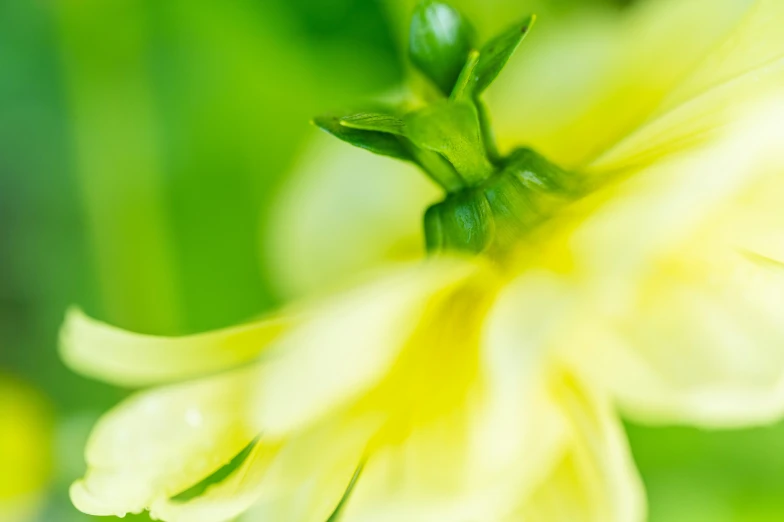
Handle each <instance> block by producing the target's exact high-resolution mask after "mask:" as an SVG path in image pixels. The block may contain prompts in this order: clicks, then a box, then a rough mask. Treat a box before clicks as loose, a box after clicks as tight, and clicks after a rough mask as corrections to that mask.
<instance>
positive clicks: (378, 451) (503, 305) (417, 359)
mask: <svg viewBox="0 0 784 522" xmlns="http://www.w3.org/2000/svg"><path fill="white" fill-rule="evenodd" d="M487 284H488V281H477V282H475V283H473V284H469V285H465V286H464V287H463V288H460V289H459V290H457V291H455V292H454V293H452V294H449V295H447V296H445V297H444V298H443V300H442V302H440V303H439V304H438V305H437V306H435V307H434V308H433V309H432V310H431V311H430V313H429V314H426V315H425V317H424V318H423V322H422V327H421V329H420V330H419V331H418V332H417V333H416V334H415V335H414V336H413V337H412V338H411V341H410V343H409V349H410V350H411V352H412V353H411V354H410V357H411V359H410V360H409V361H406V364H404V365H402V366H401V369H400V374H399V375H397V376H395V375H394V374H393V375H391V376H390V378H389V379H388V380H387V381H386V382H385V383H382V384H381V388H380V390H383V389H384V387H385V386H390V387H391V390H390V391H389V392H388V393H387V396H388V397H389V399H388V401H389V402H391V403H393V404H392V405H390V406H387V407H386V408H385V411H386V412H387V413H389V412H390V411H392V412H394V411H395V408H400V410H401V411H400V412H399V413H397V414H395V415H392V416H391V417H390V419H389V421H388V423H387V425H386V426H385V430H384V436H383V438H381V439H379V440H377V441H376V443H375V449H374V450H373V451H372V452H370V454H369V457H368V460H367V463H366V464H365V466H364V469H363V471H362V475H361V477H360V480H359V482H358V484H357V486H356V488H355V491H354V492H353V493H352V496H351V500H350V502H349V503H348V504H347V506H346V508H345V512H344V513H343V518H342V520H346V521H355V520H356V521H392V520H411V521H419V520H421V521H428V520H454V519H462V518H467V519H493V518H494V517H495V516H497V515H498V514H501V513H504V512H507V511H509V510H510V509H511V508H512V506H513V505H514V503H515V502H516V499H518V498H519V497H520V496H522V495H525V494H526V493H525V492H526V489H528V490H530V489H531V488H532V487H533V485H534V484H536V482H538V481H539V480H540V479H541V477H542V476H543V475H544V474H546V473H547V470H548V467H549V466H551V465H552V463H553V462H554V459H555V456H556V455H557V454H558V453H559V451H560V448H561V445H562V444H563V442H564V440H565V437H564V435H565V433H566V431H565V425H564V422H563V418H562V415H561V414H560V412H559V410H558V408H557V407H556V406H555V405H554V403H553V402H552V401H551V400H550V398H549V397H548V396H547V393H546V392H545V387H544V382H545V379H544V378H543V374H544V372H545V371H546V370H547V368H546V364H547V360H546V358H545V357H544V355H545V352H544V351H543V350H539V349H538V348H539V345H538V344H533V345H527V344H525V341H523V342H521V341H520V340H519V339H518V338H517V337H516V336H515V335H513V334H512V333H510V332H509V331H508V330H509V328H513V329H514V332H515V333H517V332H524V333H526V340H528V339H531V340H536V339H537V334H536V332H540V331H541V329H537V328H535V326H536V325H537V323H538V322H539V319H541V315H529V316H519V315H518V314H517V313H515V312H517V311H519V303H517V302H508V300H503V299H502V300H501V302H500V303H498V304H493V302H494V292H493V291H492V290H491V289H489V288H488V287H487ZM510 306H511V307H512V310H510V309H509V308H510ZM490 307H491V308H490ZM488 308H490V310H491V311H490V314H491V319H490V324H491V326H490V327H489V330H490V331H489V332H488V334H487V335H482V331H483V326H482V325H483V322H484V321H485V319H486V314H487V313H488ZM532 326H534V327H533V328H529V327H532ZM526 349H530V350H526ZM442 376H443V377H442ZM371 396H372V395H371Z"/></svg>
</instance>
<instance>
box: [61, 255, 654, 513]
mask: <svg viewBox="0 0 784 522" xmlns="http://www.w3.org/2000/svg"><path fill="white" fill-rule="evenodd" d="M493 277H495V275H494V271H493V270H491V269H489V268H488V267H487V266H483V265H482V264H481V263H475V262H471V261H467V260H460V259H447V258H444V259H438V260H432V261H430V262H428V263H425V264H415V265H412V266H406V267H401V268H398V269H396V270H394V271H392V272H390V273H389V274H385V275H383V276H378V277H376V278H374V279H373V280H372V282H370V283H366V284H364V285H360V286H358V287H356V288H354V289H351V290H347V291H345V292H343V293H340V294H338V295H336V296H333V297H330V298H328V299H327V300H326V301H323V302H320V303H317V304H312V305H310V306H307V307H305V308H304V309H298V310H291V311H289V312H288V313H285V314H282V315H281V316H276V317H273V318H268V319H266V320H262V321H260V322H257V323H254V324H251V325H248V326H244V327H237V328H233V329H229V330H225V331H220V332H214V333H210V334H204V335H198V336H194V337H186V338H179V339H178V338H173V339H165V338H158V337H150V336H143V335H138V334H131V333H128V332H124V331H122V330H119V329H116V328H113V327H110V326H108V325H105V324H102V323H98V322H96V321H94V320H92V319H89V318H87V317H86V316H84V315H83V314H81V312H78V311H72V312H71V313H70V314H69V317H68V320H67V321H66V325H65V327H64V329H63V338H62V347H63V354H64V357H65V359H66V361H67V362H68V363H69V364H70V366H71V367H73V368H75V369H77V370H79V371H82V372H83V373H86V374H88V375H95V376H102V377H103V378H104V379H105V380H107V381H109V382H113V383H116V384H122V385H152V384H164V383H170V382H172V381H180V382H176V383H174V384H165V385H163V386H159V387H155V388H153V389H152V390H150V391H145V392H141V393H140V394H138V395H136V396H134V397H132V398H130V399H129V400H128V401H126V402H125V403H123V404H121V405H120V406H119V407H117V408H116V409H115V410H113V411H112V412H110V413H109V414H108V415H106V416H105V417H104V418H103V419H102V420H101V421H100V422H99V424H98V425H97V426H96V428H95V430H94V432H93V434H92V436H91V439H90V441H89V443H88V446H87V453H86V454H87V462H88V466H89V469H88V472H87V475H86V476H85V478H84V479H83V480H82V481H79V482H77V483H76V484H74V486H73V487H72V490H71V496H72V499H73V501H74V503H75V505H76V506H77V507H78V508H79V509H80V510H82V511H84V512H86V513H90V514H94V515H117V516H123V515H125V514H126V513H135V512H139V511H141V510H143V509H149V510H150V511H151V514H152V516H153V517H156V518H160V519H162V520H167V521H186V520H187V521H223V520H231V519H233V518H234V517H235V516H237V515H239V514H240V513H242V512H243V511H245V510H246V509H248V508H250V507H251V506H255V508H254V509H256V510H258V511H257V513H258V517H259V518H262V519H269V520H281V521H285V520H292V521H295V520H296V521H300V520H302V521H307V520H313V521H323V520H327V519H329V517H330V516H331V515H333V514H334V513H336V512H337V511H340V520H343V521H351V520H362V521H373V520H399V519H401V518H404V519H407V520H423V521H425V520H451V519H454V518H455V517H469V518H471V517H473V518H481V519H488V518H489V519H496V520H503V519H504V517H512V518H510V520H514V519H515V518H513V517H515V516H516V515H515V512H516V511H520V512H521V513H531V516H534V515H533V514H534V513H536V514H538V515H537V516H543V517H545V519H547V520H556V519H555V518H554V516H555V513H557V512H561V511H563V510H564V506H563V505H562V504H561V500H562V499H563V498H565V497H564V495H569V498H570V502H569V506H570V509H574V510H575V513H571V512H568V511H564V512H563V516H571V515H573V514H576V513H579V514H580V516H581V517H583V518H580V520H596V521H599V520H637V519H639V518H640V516H641V509H642V507H641V506H642V500H641V494H640V489H639V483H638V481H637V479H636V477H635V475H634V473H633V469H632V466H631V462H630V460H629V458H628V454H627V450H626V446H625V442H624V440H623V436H622V430H621V428H620V426H619V424H618V422H617V420H616V419H615V417H614V416H613V414H612V412H611V409H610V406H609V403H608V400H607V397H606V396H603V395H602V394H597V393H595V392H594V391H590V390H589V389H587V388H585V387H584V386H583V385H582V383H581V382H580V380H579V378H578V377H577V376H576V375H574V374H573V373H572V372H571V371H570V369H569V368H568V367H566V366H562V365H559V364H558V362H557V361H553V360H551V356H550V354H549V352H548V351H547V350H546V349H544V345H543V343H542V337H543V336H545V335H546V334H547V332H548V331H550V330H551V329H552V328H553V327H555V326H556V324H555V323H554V321H553V317H556V316H555V314H553V313H551V312H552V310H551V307H558V306H559V303H558V301H557V300H554V301H553V302H552V303H550V304H549V305H550V306H547V305H546V304H545V303H538V302H528V303H523V302H521V301H520V300H518V299H510V296H512V295H513V293H512V294H509V293H510V292H512V291H511V290H509V289H507V290H505V291H504V292H503V293H502V294H501V295H500V296H495V295H494V294H493V292H488V291H487V289H488V288H498V285H497V284H496V283H495V282H494V281H493V280H492V278H493ZM528 284H536V283H532V282H528ZM527 290H535V289H532V288H529V289H526V294H527V293H528V291H527ZM507 294H509V295H507ZM531 295H536V293H535V292H534V293H531ZM483 325H484V326H483ZM521 343H522V345H524V347H525V349H522V350H521V349H520V348H521ZM232 459H234V463H233V464H232V465H231V466H229V469H227V468H226V465H227V463H229V462H230V461H232ZM216 474H218V475H220V478H221V479H220V480H218V479H215V478H214V477H215V476H216ZM210 477H213V479H210ZM352 477H354V478H353V479H352ZM205 481H206V482H207V483H209V482H214V483H213V484H211V485H206V483H205ZM343 497H346V499H347V501H345V502H341V498H343ZM564 520H574V519H573V518H564Z"/></svg>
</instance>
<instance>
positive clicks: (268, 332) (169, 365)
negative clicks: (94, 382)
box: [60, 308, 294, 387]
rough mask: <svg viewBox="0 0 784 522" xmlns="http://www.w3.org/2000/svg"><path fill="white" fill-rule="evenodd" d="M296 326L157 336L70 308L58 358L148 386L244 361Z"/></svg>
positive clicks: (267, 323) (264, 324) (283, 322)
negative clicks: (123, 328) (109, 322)
mask: <svg viewBox="0 0 784 522" xmlns="http://www.w3.org/2000/svg"><path fill="white" fill-rule="evenodd" d="M293 322H294V320H293V319H292V318H286V317H280V318H269V319H264V320H261V321H258V322H256V323H251V324H248V325H243V326H237V327H233V328H227V329H225V330H218V331H215V332H209V333H204V334H197V335H189V336H185V337H159V336H152V335H143V334H138V333H133V332H128V331H126V330H122V329H120V328H116V327H113V326H110V325H108V324H105V323H102V322H100V321H96V320H95V319H92V318H90V317H87V316H86V315H85V314H84V313H83V312H82V311H81V310H79V309H76V308H72V309H71V310H69V311H68V314H67V316H66V320H65V323H64V325H63V327H62V330H61V332H60V355H61V357H62V359H63V361H65V363H66V364H67V365H68V366H69V367H70V368H71V369H73V370H74V371H77V372H79V373H81V374H83V375H86V376H89V377H93V378H96V379H100V380H102V381H106V382H109V383H112V384H116V385H120V386H131V387H137V386H148V385H152V384H159V383H166V382H172V381H178V380H184V379H189V378H193V377H198V376H201V375H207V374H210V373H216V372H219V371H222V370H226V369H229V368H233V367H235V366H238V365H240V364H243V363H246V362H248V361H250V360H252V359H254V358H255V357H257V356H258V355H259V353H260V352H262V351H263V350H264V349H265V348H266V347H267V346H268V345H269V344H270V343H272V342H273V341H274V340H275V339H276V338H277V337H278V336H279V335H280V334H281V332H283V331H285V329H286V328H287V327H288V326H289V325H290V324H291V323H293Z"/></svg>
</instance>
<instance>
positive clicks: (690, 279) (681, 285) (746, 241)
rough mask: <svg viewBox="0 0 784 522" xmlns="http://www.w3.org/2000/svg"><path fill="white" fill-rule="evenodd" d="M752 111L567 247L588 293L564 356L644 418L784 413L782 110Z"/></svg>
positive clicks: (661, 166) (652, 171)
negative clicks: (576, 330) (581, 322)
mask: <svg viewBox="0 0 784 522" xmlns="http://www.w3.org/2000/svg"><path fill="white" fill-rule="evenodd" d="M761 112H762V114H755V113H752V114H751V115H750V116H749V119H748V120H746V121H744V122H742V124H740V125H738V126H736V127H735V128H733V129H732V131H731V132H728V133H727V135H726V136H723V137H722V138H721V139H716V140H715V141H714V142H713V143H712V144H710V146H703V147H701V148H699V149H697V150H695V151H692V152H691V153H689V154H681V155H677V156H676V157H673V158H670V159H668V160H667V161H659V162H658V163H657V164H656V165H654V166H651V167H649V168H648V169H646V170H645V171H643V172H641V173H639V174H637V175H636V176H635V177H634V178H632V179H630V180H629V181H628V182H626V183H623V184H621V185H620V186H619V187H617V188H615V189H613V190H614V193H613V196H614V197H613V199H612V200H610V201H608V202H607V203H606V204H605V205H603V206H602V207H601V209H600V210H599V211H597V212H596V213H595V215H594V216H592V217H591V218H590V219H588V220H587V221H586V223H585V224H584V225H583V226H582V227H578V229H577V231H576V232H575V234H574V236H573V238H572V246H573V248H574V255H575V259H576V263H577V265H578V268H577V269H576V273H577V274H578V275H579V276H580V277H581V278H582V284H583V285H584V286H585V287H586V288H588V290H587V292H588V294H590V295H591V296H592V297H591V298H590V299H589V300H588V302H587V305H586V309H585V312H584V316H585V328H584V329H582V330H581V331H580V333H579V335H578V337H577V338H576V339H574V340H573V342H571V343H569V344H570V347H569V349H568V351H569V355H568V357H570V358H571V359H572V360H573V361H575V364H576V365H578V366H579V367H580V368H582V369H583V370H584V371H586V372H588V373H589V375H590V376H591V378H592V379H593V380H594V381H595V382H600V383H604V384H606V385H607V386H609V387H610V389H611V390H612V391H613V392H614V393H615V394H616V396H617V397H618V400H619V401H620V403H621V404H622V405H623V406H624V407H625V409H626V411H627V413H628V414H629V415H632V416H634V417H637V418H639V419H641V420H645V421H651V422H687V423H698V424H703V425H708V426H717V425H730V426H732V425H738V424H747V423H754V422H767V421H770V420H772V419H774V418H776V417H777V416H779V415H780V414H781V412H782V411H784V391H783V390H784V384H782V383H783V382H784V356H782V354H781V353H780V352H781V350H780V349H779V348H780V347H781V346H782V344H783V343H784V321H782V315H781V312H780V310H782V305H784V301H782V297H781V296H782V295H784V280H783V277H782V267H781V265H780V262H781V261H782V260H784V247H782V239H784V219H783V218H782V215H781V211H780V202H781V198H782V196H784V177H782V173H784V155H783V154H782V153H781V147H780V143H782V138H784V129H782V128H781V124H780V122H781V121H782V120H781V117H782V115H784V110H782V106H781V105H780V104H766V105H765V106H764V109H763V110H762V111H761ZM588 323H590V324H588ZM605 326H607V328H608V329H607V330H604V331H603V329H604V327H605Z"/></svg>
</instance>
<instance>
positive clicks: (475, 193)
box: [424, 149, 584, 253]
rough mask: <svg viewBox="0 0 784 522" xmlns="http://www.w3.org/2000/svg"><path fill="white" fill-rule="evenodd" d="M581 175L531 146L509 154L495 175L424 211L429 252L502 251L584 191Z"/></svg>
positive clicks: (449, 196)
mask: <svg viewBox="0 0 784 522" xmlns="http://www.w3.org/2000/svg"><path fill="white" fill-rule="evenodd" d="M579 180H580V177H579V176H576V175H575V174H574V173H571V172H567V171H565V170H563V169H561V168H560V167H558V166H557V165H555V164H553V163H550V162H549V161H547V159H545V158H544V157H542V156H541V155H539V154H537V153H536V152H534V151H532V150H530V149H517V150H515V151H514V152H513V153H512V154H510V155H509V156H508V157H507V158H506V159H505V160H504V161H503V164H502V165H501V167H500V170H499V171H498V172H496V173H495V174H494V175H492V176H491V177H489V178H488V179H486V180H485V181H483V182H482V183H480V184H479V185H477V186H474V187H469V188H466V189H463V190H460V191H458V192H456V193H453V194H448V195H447V197H446V198H445V199H444V200H443V201H441V202H440V203H437V204H435V205H433V206H431V207H430V208H429V209H428V210H427V212H426V213H425V219H424V229H425V238H426V245H427V249H428V252H431V253H433V252H438V251H443V250H455V251H460V252H468V253H479V252H495V253H503V252H506V251H509V250H510V249H511V248H513V247H514V246H515V245H516V244H517V243H518V242H519V241H520V239H521V238H522V237H524V236H525V234H527V233H528V232H530V231H531V230H533V229H534V228H536V227H537V226H539V225H540V224H541V223H543V222H545V221H547V220H548V219H549V218H550V217H551V216H553V215H554V214H555V213H556V212H557V211H558V209H560V208H562V207H563V206H564V205H566V204H568V203H569V202H570V201H574V200H575V199H577V198H579V197H580V196H581V195H582V194H584V190H582V189H581V188H580V186H579Z"/></svg>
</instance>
